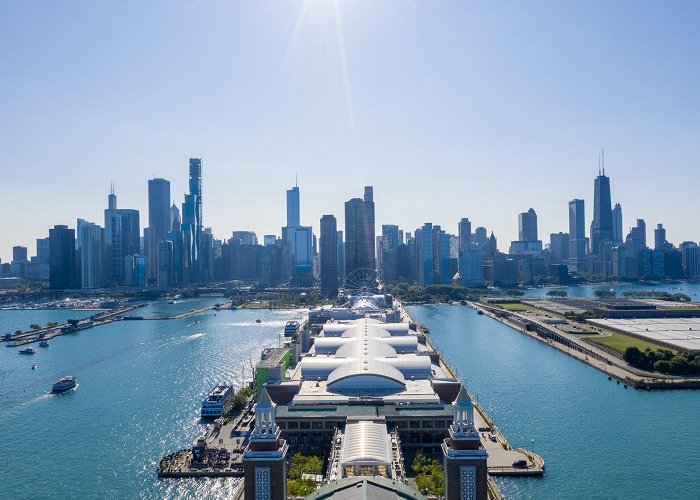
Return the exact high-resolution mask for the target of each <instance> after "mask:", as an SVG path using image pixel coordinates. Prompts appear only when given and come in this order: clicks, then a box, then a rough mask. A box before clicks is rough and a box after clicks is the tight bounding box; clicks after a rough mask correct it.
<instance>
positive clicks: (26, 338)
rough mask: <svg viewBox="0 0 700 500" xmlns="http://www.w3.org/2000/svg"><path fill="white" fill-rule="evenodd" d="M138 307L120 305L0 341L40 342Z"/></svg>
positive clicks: (114, 318)
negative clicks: (91, 315) (104, 311)
mask: <svg viewBox="0 0 700 500" xmlns="http://www.w3.org/2000/svg"><path fill="white" fill-rule="evenodd" d="M138 307H140V306H139V305H135V306H128V307H120V308H116V309H112V310H111V311H109V312H107V313H105V314H96V315H95V316H93V317H92V318H90V319H85V320H80V321H76V322H73V323H62V324H58V325H55V326H51V327H47V328H41V329H38V330H32V331H29V332H22V333H18V334H12V335H10V336H9V337H7V338H5V337H3V338H2V339H0V341H3V342H7V347H19V346H23V345H26V344H31V343H34V342H41V341H43V340H50V339H52V338H55V337H58V336H60V335H65V334H68V333H77V332H80V331H82V330H88V329H90V328H95V327H97V326H102V325H106V324H109V323H112V322H114V321H120V320H122V319H124V318H123V317H122V316H121V315H122V314H124V313H126V312H129V311H133V310H134V309H136V308H138Z"/></svg>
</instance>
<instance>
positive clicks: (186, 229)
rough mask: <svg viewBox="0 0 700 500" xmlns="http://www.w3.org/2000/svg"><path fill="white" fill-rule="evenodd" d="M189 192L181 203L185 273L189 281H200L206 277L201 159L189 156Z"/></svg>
mask: <svg viewBox="0 0 700 500" xmlns="http://www.w3.org/2000/svg"><path fill="white" fill-rule="evenodd" d="M189 191H190V192H189V194H186V195H185V203H183V204H182V224H181V228H182V231H183V233H184V240H185V245H186V250H185V254H186V260H185V273H186V274H188V275H189V281H194V282H202V281H206V280H207V279H208V277H207V276H205V274H206V272H205V269H204V268H203V262H205V260H206V259H203V258H202V255H201V252H202V233H203V230H204V226H203V222H202V160H201V158H190V182H189Z"/></svg>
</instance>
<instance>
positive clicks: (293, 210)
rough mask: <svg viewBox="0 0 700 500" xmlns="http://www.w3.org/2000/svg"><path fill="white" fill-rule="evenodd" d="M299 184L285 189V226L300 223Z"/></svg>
mask: <svg viewBox="0 0 700 500" xmlns="http://www.w3.org/2000/svg"><path fill="white" fill-rule="evenodd" d="M300 221H301V215H300V204H299V186H294V187H293V188H292V189H288V190H287V227H297V226H300V225H301V222H300Z"/></svg>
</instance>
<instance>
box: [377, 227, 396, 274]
mask: <svg viewBox="0 0 700 500" xmlns="http://www.w3.org/2000/svg"><path fill="white" fill-rule="evenodd" d="M400 244H401V240H400V239H399V226H396V225H393V224H384V225H383V226H382V236H381V245H380V248H381V252H380V255H381V266H380V271H381V277H382V280H383V281H384V282H385V283H395V282H397V281H398V279H399V245H400Z"/></svg>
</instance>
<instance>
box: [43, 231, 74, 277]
mask: <svg viewBox="0 0 700 500" xmlns="http://www.w3.org/2000/svg"><path fill="white" fill-rule="evenodd" d="M49 242H50V243H49V287H50V288H52V289H53V290H65V289H68V288H77V286H78V284H77V268H76V258H75V230H73V229H68V226H54V227H53V229H49Z"/></svg>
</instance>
